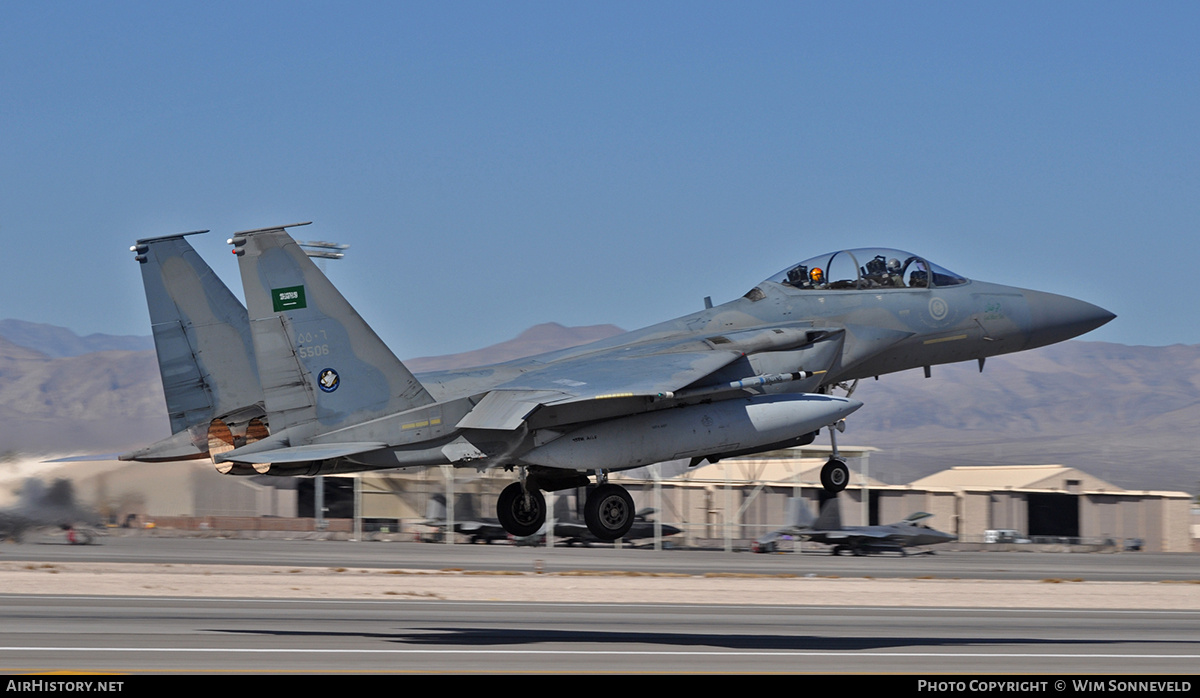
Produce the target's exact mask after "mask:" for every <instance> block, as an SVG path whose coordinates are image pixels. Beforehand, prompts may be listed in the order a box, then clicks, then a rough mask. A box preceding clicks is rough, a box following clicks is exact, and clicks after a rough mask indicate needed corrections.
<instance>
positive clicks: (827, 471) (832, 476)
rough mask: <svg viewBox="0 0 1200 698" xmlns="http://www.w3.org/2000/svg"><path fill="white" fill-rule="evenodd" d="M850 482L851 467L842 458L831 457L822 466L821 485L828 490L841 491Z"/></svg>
mask: <svg viewBox="0 0 1200 698" xmlns="http://www.w3.org/2000/svg"><path fill="white" fill-rule="evenodd" d="M848 484H850V468H848V467H846V461H844V460H841V459H840V458H830V459H829V460H828V461H827V462H826V463H825V467H823V468H821V487H824V488H825V491H826V492H841V491H842V490H844V489H846V485H848Z"/></svg>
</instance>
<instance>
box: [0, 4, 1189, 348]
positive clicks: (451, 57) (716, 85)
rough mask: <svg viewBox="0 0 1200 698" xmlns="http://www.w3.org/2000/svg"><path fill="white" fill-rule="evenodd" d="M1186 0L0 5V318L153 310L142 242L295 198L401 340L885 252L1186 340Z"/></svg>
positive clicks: (360, 301) (664, 299) (717, 294)
mask: <svg viewBox="0 0 1200 698" xmlns="http://www.w3.org/2000/svg"><path fill="white" fill-rule="evenodd" d="M1198 35H1200V4H1197V3H1195V2H1156V3H1151V4H1144V3H1143V4H1134V3H1111V2H1079V3H1075V2H1043V3H1033V2H1029V3H983V2H972V3H963V2H950V3H941V2H921V3H895V2H884V3H873V2H850V3H801V2H787V3H750V4H743V3H738V4H734V3H707V2H654V3H634V2H607V3H590V2H575V3H551V2H544V3H543V2H535V3H528V2H504V3H497V2H450V3H406V2H359V3H324V2H286V3H285V2H228V3H227V2H204V3H198V2H196V3H193V2H146V3H141V2H113V3H92V2H54V3H33V2H8V3H4V4H3V5H0V240H2V241H3V244H4V249H5V250H6V251H7V253H8V264H7V265H6V269H5V271H4V273H3V274H0V317H7V318H18V319H23V320H30V321H35V322H45V323H51V324H55V325H63V326H66V327H69V328H71V329H73V330H75V331H76V332H79V333H81V334H87V333H91V332H105V333H110V334H143V335H144V334H149V321H148V318H147V314H146V310H145V307H144V304H143V301H142V290H141V281H140V277H139V274H138V270H137V266H136V264H135V263H134V261H133V259H132V255H131V253H130V252H129V251H128V247H129V245H130V243H132V241H133V240H134V239H135V238H138V237H145V236H152V235H161V234H167V233H173V232H182V231H189V230H196V229H204V228H209V229H212V231H213V232H212V233H210V234H209V235H207V236H201V237H200V238H193V242H194V244H195V245H196V247H197V248H198V249H199V250H200V252H201V254H202V255H204V256H205V257H206V259H208V260H209V263H210V264H212V265H213V266H214V268H216V270H217V271H218V273H219V274H221V276H222V277H223V278H225V279H226V281H227V283H229V284H230V286H231V287H232V288H234V290H235V291H236V292H238V293H239V294H240V283H239V282H238V279H237V271H236V265H235V262H234V259H233V257H232V256H231V255H230V254H229V251H228V248H227V247H226V246H225V244H224V241H225V239H226V238H227V237H229V234H230V233H232V232H234V231H237V230H243V229H249V228H257V227H263V226H268V225H274V224H281V223H290V222H294V221H306V220H311V221H314V224H313V225H312V226H309V227H308V228H306V229H301V230H300V231H298V233H297V237H305V238H318V239H332V240H336V241H339V242H343V243H348V244H350V245H351V249H350V250H349V253H348V255H347V258H346V259H345V260H344V261H341V262H337V263H334V264H333V265H331V266H330V275H331V277H332V278H333V279H334V281H335V283H337V284H338V285H339V287H341V288H342V289H343V291H344V293H345V294H346V296H347V297H348V298H349V299H350V301H351V302H352V303H354V304H355V305H356V307H358V309H359V311H360V312H361V313H362V314H363V316H364V317H366V318H367V320H368V321H369V322H371V323H372V324H373V325H374V326H375V328H376V329H377V330H378V331H379V333H380V335H381V336H382V337H383V338H384V340H385V341H387V342H388V343H389V344H390V345H391V346H392V348H393V349H394V350H395V352H396V353H397V355H399V356H401V357H413V356H420V355H430V354H441V353H449V352H456V351H465V350H469V349H474V348H478V347H481V346H484V345H487V344H491V343H494V342H498V341H503V340H505V339H509V338H511V337H512V336H514V335H515V334H516V333H517V332H519V331H520V330H522V329H524V328H526V327H529V326H530V325H533V324H536V323H539V322H550V321H553V322H560V323H562V324H566V325H588V324H600V323H612V324H616V325H619V326H622V327H625V328H627V329H634V328H636V327H640V326H644V325H647V324H651V323H653V322H657V321H659V320H663V319H667V318H670V317H674V316H678V315H681V314H684V313H687V312H691V311H693V310H696V309H699V308H700V307H702V299H703V297H704V296H712V297H713V299H714V301H716V302H723V301H726V300H729V299H732V298H734V297H737V296H739V295H741V294H742V293H744V292H745V291H746V290H748V289H749V288H750V287H752V286H753V285H754V284H756V283H757V282H758V281H760V280H762V279H764V278H766V277H768V276H770V275H772V274H774V273H776V272H778V271H779V270H780V269H782V268H783V267H785V266H787V265H788V264H790V263H792V262H796V261H799V260H801V259H805V258H808V257H811V256H814V255H817V254H820V253H822V252H827V251H831V250H834V249H839V248H847V247H860V246H869V245H877V246H888V247H897V248H901V249H906V250H910V251H913V252H916V253H920V254H923V255H925V256H927V257H929V258H930V259H931V260H933V261H935V262H937V263H940V264H942V265H943V266H945V267H947V268H949V269H952V270H954V271H956V272H958V273H960V274H963V275H965V276H968V277H972V278H979V279H985V280H989V281H996V282H1000V283H1009V284H1013V285H1019V286H1025V287H1030V288H1037V289H1040V290H1045V291H1052V292H1057V293H1063V294H1067V295H1071V296H1074V297H1077V298H1082V299H1084V300H1088V301H1090V302H1093V303H1096V304H1098V305H1101V306H1104V307H1106V308H1108V309H1109V310H1112V311H1113V312H1115V313H1117V314H1118V316H1119V317H1118V319H1117V320H1116V321H1114V322H1112V323H1110V324H1109V325H1108V326H1106V327H1104V328H1102V329H1100V330H1098V331H1096V332H1094V333H1092V334H1090V335H1088V337H1087V338H1089V339H1096V340H1104V341H1113V342H1122V343H1127V344H1152V345H1162V344H1172V343H1187V344H1196V343H1200V322H1198V321H1197V320H1200V312H1198V311H1197V299H1200V51H1197V50H1196V49H1195V40H1196V36H1198Z"/></svg>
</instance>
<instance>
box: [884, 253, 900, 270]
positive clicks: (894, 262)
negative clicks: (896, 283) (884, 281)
mask: <svg viewBox="0 0 1200 698" xmlns="http://www.w3.org/2000/svg"><path fill="white" fill-rule="evenodd" d="M887 268H888V271H889V272H891V273H892V274H899V273H900V260H898V259H896V258H895V257H892V258H891V259H889V260H888V265H887Z"/></svg>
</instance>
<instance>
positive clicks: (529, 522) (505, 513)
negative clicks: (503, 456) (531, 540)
mask: <svg viewBox="0 0 1200 698" xmlns="http://www.w3.org/2000/svg"><path fill="white" fill-rule="evenodd" d="M496 518H498V519H500V525H501V526H503V527H504V530H505V531H508V532H509V533H511V534H513V535H514V536H517V537H518V538H524V537H525V536H532V535H533V534H535V533H537V532H538V530H540V529H541V527H542V526H544V525H545V524H546V498H545V497H543V496H542V491H541V490H539V489H538V488H536V487H528V488H526V487H525V485H523V484H521V483H519V482H514V483H513V484H511V485H509V486H508V487H505V488H504V491H502V492H501V493H500V498H499V499H497V500H496Z"/></svg>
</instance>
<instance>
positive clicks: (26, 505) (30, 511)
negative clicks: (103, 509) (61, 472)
mask: <svg viewBox="0 0 1200 698" xmlns="http://www.w3.org/2000/svg"><path fill="white" fill-rule="evenodd" d="M98 523H99V517H98V516H97V515H96V513H95V512H94V511H90V510H88V509H86V508H84V507H81V506H79V504H78V503H77V502H76V501H75V487H74V485H72V484H71V481H70V480H64V479H61V478H60V479H56V480H54V481H53V482H51V483H50V485H49V486H46V484H45V483H43V482H42V481H41V480H39V479H37V478H28V479H26V480H25V482H24V483H23V484H22V485H21V489H20V491H19V500H18V502H17V504H16V505H14V506H12V507H8V508H6V509H0V541H4V540H7V539H10V538H11V539H12V540H13V541H14V542H17V543H20V542H21V541H22V540H23V539H24V537H25V535H27V534H28V533H29V532H30V531H33V530H36V529H39V528H61V529H63V530H64V531H66V532H67V542H69V543H72V544H81V545H82V544H88V543H92V542H94V541H95V539H96V535H97V534H96V531H95V530H94V529H92V528H91V527H92V526H96V525H98Z"/></svg>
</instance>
